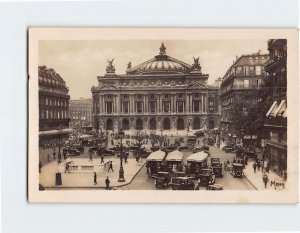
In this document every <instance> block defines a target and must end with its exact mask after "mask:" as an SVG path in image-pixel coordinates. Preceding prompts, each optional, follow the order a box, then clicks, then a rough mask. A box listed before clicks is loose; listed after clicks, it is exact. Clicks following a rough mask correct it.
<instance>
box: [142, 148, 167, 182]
mask: <svg viewBox="0 0 300 233" xmlns="http://www.w3.org/2000/svg"><path fill="white" fill-rule="evenodd" d="M165 157H166V152H164V151H162V150H157V151H154V152H152V153H151V154H150V155H149V156H148V157H147V160H146V168H147V174H148V176H149V177H155V175H156V174H157V173H158V172H159V171H161V170H162V167H163V163H164V161H165Z"/></svg>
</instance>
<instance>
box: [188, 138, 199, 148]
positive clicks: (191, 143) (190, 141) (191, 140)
mask: <svg viewBox="0 0 300 233" xmlns="http://www.w3.org/2000/svg"><path fill="white" fill-rule="evenodd" d="M196 141H197V137H196V136H188V139H187V147H188V149H189V150H192V149H193V148H194V147H195V145H196Z"/></svg>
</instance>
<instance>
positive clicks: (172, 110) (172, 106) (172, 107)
mask: <svg viewBox="0 0 300 233" xmlns="http://www.w3.org/2000/svg"><path fill="white" fill-rule="evenodd" d="M170 111H171V113H173V112H174V100H173V95H171V108H170Z"/></svg>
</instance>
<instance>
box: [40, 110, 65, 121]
mask: <svg viewBox="0 0 300 233" xmlns="http://www.w3.org/2000/svg"><path fill="white" fill-rule="evenodd" d="M40 118H41V119H65V118H68V114H67V111H66V110H48V109H47V110H41V112H40Z"/></svg>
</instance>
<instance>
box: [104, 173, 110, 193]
mask: <svg viewBox="0 0 300 233" xmlns="http://www.w3.org/2000/svg"><path fill="white" fill-rule="evenodd" d="M109 184H110V180H109V178H108V176H107V177H106V179H105V185H106V189H107V190H109Z"/></svg>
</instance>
